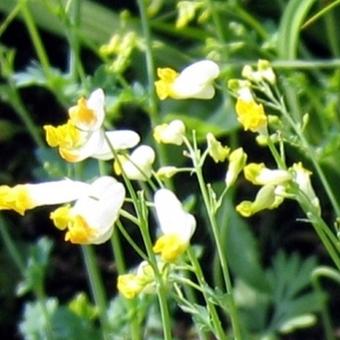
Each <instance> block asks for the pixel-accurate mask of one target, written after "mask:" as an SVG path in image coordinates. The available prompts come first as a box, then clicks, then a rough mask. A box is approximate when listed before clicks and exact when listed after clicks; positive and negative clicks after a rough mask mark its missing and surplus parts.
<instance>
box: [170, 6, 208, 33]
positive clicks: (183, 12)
mask: <svg viewBox="0 0 340 340" xmlns="http://www.w3.org/2000/svg"><path fill="white" fill-rule="evenodd" d="M202 5H203V2H201V1H197V0H195V1H180V2H178V4H177V8H178V16H177V20H176V28H183V27H185V26H187V25H188V23H189V22H190V21H192V20H193V19H194V17H195V14H196V11H197V10H198V9H199V8H200V7H202Z"/></svg>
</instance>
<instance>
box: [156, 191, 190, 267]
mask: <svg viewBox="0 0 340 340" xmlns="http://www.w3.org/2000/svg"><path fill="white" fill-rule="evenodd" d="M154 203H155V208H156V215H157V218H158V222H159V226H160V229H161V231H162V234H163V235H162V236H160V237H159V238H158V240H157V241H156V243H155V245H154V247H153V250H154V252H155V253H156V254H158V253H159V254H160V256H161V258H162V260H163V261H164V262H174V261H175V260H176V259H177V258H178V257H179V256H181V255H182V254H183V253H184V251H185V250H186V249H187V247H188V245H189V242H190V239H191V236H192V235H193V233H194V231H195V229H196V220H195V218H194V216H193V215H191V214H189V213H188V212H186V211H185V210H184V208H183V206H182V204H181V202H180V201H179V200H178V198H177V197H176V195H175V194H174V193H173V192H171V191H170V190H168V189H160V190H157V191H156V193H155V197H154Z"/></svg>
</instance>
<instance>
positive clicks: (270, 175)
mask: <svg viewBox="0 0 340 340" xmlns="http://www.w3.org/2000/svg"><path fill="white" fill-rule="evenodd" d="M243 172H244V177H245V178H246V179H247V180H248V181H249V182H251V183H253V184H256V185H267V184H271V185H278V184H283V183H285V182H288V181H289V180H291V178H292V175H291V174H290V173H289V171H287V170H281V169H275V170H271V169H268V168H266V167H265V165H264V163H249V164H247V165H246V166H245V167H244V169H243Z"/></svg>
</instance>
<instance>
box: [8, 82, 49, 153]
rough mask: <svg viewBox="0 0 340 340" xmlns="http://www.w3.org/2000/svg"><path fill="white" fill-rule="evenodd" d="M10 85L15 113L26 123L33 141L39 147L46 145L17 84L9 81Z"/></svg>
mask: <svg viewBox="0 0 340 340" xmlns="http://www.w3.org/2000/svg"><path fill="white" fill-rule="evenodd" d="M9 86H10V89H11V99H12V100H11V105H12V107H13V108H14V110H15V113H16V114H17V115H18V116H19V118H20V119H21V121H22V122H23V123H24V125H25V127H26V129H27V131H28V133H29V134H30V136H31V137H32V139H33V141H34V142H35V144H36V145H37V146H38V147H41V148H42V147H44V146H45V142H44V140H43V139H42V137H41V134H40V131H39V129H38V128H37V127H36V125H35V124H34V122H33V120H32V118H31V115H30V113H29V112H28V111H27V109H26V107H25V105H24V104H23V102H22V100H21V97H20V95H19V92H18V90H17V88H16V86H15V85H14V84H13V83H12V81H9Z"/></svg>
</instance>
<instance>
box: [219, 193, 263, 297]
mask: <svg viewBox="0 0 340 340" xmlns="http://www.w3.org/2000/svg"><path fill="white" fill-rule="evenodd" d="M218 225H219V228H220V237H223V244H224V247H225V251H226V253H227V256H228V260H229V265H230V267H231V270H232V272H233V273H234V274H235V275H236V276H237V277H239V278H240V279H242V280H244V281H245V282H247V283H248V284H249V285H251V286H253V287H256V288H257V289H258V290H260V291H267V290H268V289H269V285H268V282H267V280H266V277H265V272H264V270H263V269H262V266H261V263H260V254H259V250H258V245H257V240H256V238H255V236H254V234H253V233H252V231H251V229H250V227H249V225H248V224H247V223H246V222H244V220H243V219H242V218H241V217H240V216H239V215H238V214H237V213H236V212H235V208H234V206H233V205H232V202H231V201H230V199H229V198H228V197H226V198H225V199H224V200H223V202H222V206H221V208H220V210H219V214H218Z"/></svg>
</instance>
